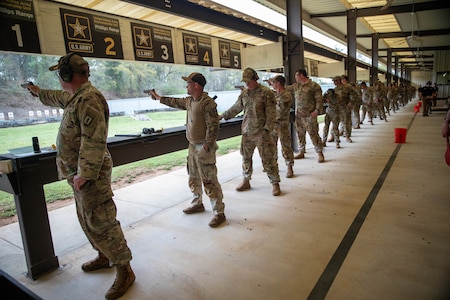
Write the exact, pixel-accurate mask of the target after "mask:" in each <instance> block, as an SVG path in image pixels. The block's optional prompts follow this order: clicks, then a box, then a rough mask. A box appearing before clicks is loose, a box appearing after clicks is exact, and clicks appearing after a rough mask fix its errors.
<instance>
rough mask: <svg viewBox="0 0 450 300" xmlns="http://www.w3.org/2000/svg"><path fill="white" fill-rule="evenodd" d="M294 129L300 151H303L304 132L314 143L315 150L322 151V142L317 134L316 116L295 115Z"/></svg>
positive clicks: (304, 142) (304, 143) (304, 144)
mask: <svg viewBox="0 0 450 300" xmlns="http://www.w3.org/2000/svg"><path fill="white" fill-rule="evenodd" d="M295 129H296V130H297V138H298V150H299V151H300V152H302V151H305V146H306V132H308V134H309V137H310V138H311V141H312V143H313V145H314V149H315V150H316V152H317V153H318V152H322V149H323V144H322V140H321V139H320V136H319V123H317V117H316V118H313V117H311V116H306V117H304V116H300V115H296V116H295Z"/></svg>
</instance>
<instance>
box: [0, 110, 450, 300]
mask: <svg viewBox="0 0 450 300" xmlns="http://www.w3.org/2000/svg"><path fill="white" fill-rule="evenodd" d="M414 104H415V103H413V102H411V103H409V104H408V105H407V107H405V108H402V109H401V110H400V111H399V112H397V113H396V114H393V115H392V116H390V117H389V116H388V120H389V122H384V121H382V120H380V119H374V123H375V125H373V126H371V125H368V124H363V125H362V126H361V129H357V130H354V131H353V135H352V138H353V143H351V144H350V143H346V142H345V139H343V141H342V143H341V145H342V148H341V149H336V148H335V147H334V144H333V143H328V146H327V147H326V148H325V149H326V151H325V160H326V161H325V163H322V164H319V163H317V155H316V154H315V153H314V151H313V150H312V148H311V145H310V146H309V148H308V150H307V153H306V157H305V159H301V160H296V161H295V166H294V171H295V174H296V176H295V177H294V178H291V179H286V178H284V174H285V171H286V167H285V166H284V163H283V161H282V160H279V165H280V174H281V175H282V182H281V190H282V194H281V196H279V197H273V196H272V195H271V185H270V183H269V180H268V178H267V176H266V174H265V173H263V172H262V168H261V163H260V159H259V157H258V156H257V154H255V159H254V163H255V166H254V168H255V172H254V176H253V180H252V181H251V184H252V189H251V190H250V191H246V192H237V191H235V187H236V186H237V185H238V184H239V182H240V181H241V179H242V177H241V157H240V154H239V153H238V152H235V153H231V154H228V155H225V156H222V157H220V158H219V159H218V163H217V165H218V170H219V179H220V182H221V183H222V188H223V191H224V196H225V199H224V202H225V204H226V208H225V213H226V216H227V222H226V224H225V225H223V226H221V227H219V228H216V229H213V228H210V227H208V222H209V220H210V219H211V217H212V214H211V207H210V205H209V200H208V198H207V197H206V196H205V198H204V199H205V207H206V212H205V213H201V214H197V215H185V214H183V213H182V209H183V208H185V207H186V206H188V205H189V203H190V196H191V195H190V192H189V189H188V187H187V175H186V171H185V170H184V169H180V170H177V171H174V172H171V173H169V174H166V175H162V176H159V177H157V178H153V179H150V180H147V181H144V182H140V183H136V184H133V185H131V186H128V187H126V188H123V189H120V190H116V191H115V200H116V204H117V207H118V219H119V220H120V221H121V224H122V226H123V228H124V231H125V235H126V238H127V240H128V242H129V246H130V248H131V249H132V251H133V257H134V258H133V260H132V267H133V268H134V271H135V273H136V276H137V279H136V282H135V283H134V285H133V286H132V287H131V288H130V290H129V291H128V293H127V294H125V296H124V297H122V299H163V300H165V299H168V300H169V299H170V300H177V299H180V300H185V299H193V300H194V299H195V300H199V299H205V300H210V299H217V300H220V299H236V300H239V299H242V300H244V299H245V300H247V299H258V300H264V299H267V300H269V299H270V300H273V299H307V298H309V299H323V298H326V299H339V300H341V299H366V300H367V299H384V300H389V299H392V300H397V299H430V300H432V299H433V300H434V299H449V296H450V289H449V287H450V285H449V283H450V259H449V258H450V217H449V216H450V201H449V199H450V185H449V182H450V181H449V177H450V167H449V166H447V165H446V164H445V161H444V150H445V143H444V139H443V138H442V137H441V136H440V126H441V124H442V120H443V118H444V112H436V113H434V112H433V114H432V115H431V116H430V117H422V115H421V114H417V115H416V114H414V112H413V106H414ZM400 127H401V128H408V133H407V137H406V143H404V144H396V143H395V142H394V140H395V137H394V129H395V128H400ZM49 217H50V224H51V230H52V235H53V240H54V245H55V251H56V255H57V256H58V258H59V261H60V264H61V266H60V268H59V269H57V270H55V271H53V272H51V273H49V274H46V275H44V276H42V277H40V278H39V279H38V280H35V281H33V280H31V279H29V278H27V276H26V274H25V273H26V264H25V257H24V253H23V246H22V241H21V237H20V231H19V227H18V224H11V225H8V226H4V227H2V228H0V269H2V270H3V271H5V272H6V273H8V274H9V275H10V276H12V277H13V278H15V279H16V280H17V281H19V282H20V283H21V284H22V285H23V286H25V287H26V288H28V289H30V290H31V291H33V292H34V293H35V294H37V295H38V296H40V297H41V298H43V299H48V300H53V299H54V300H61V299H84V300H88V299H103V298H104V294H105V292H106V290H107V289H108V288H109V287H110V285H111V284H112V282H113V280H114V271H113V269H110V270H104V271H97V272H93V273H83V272H82V271H81V268H80V266H81V264H82V263H83V262H85V261H87V260H89V259H91V258H93V257H94V256H95V252H94V251H93V250H92V249H91V247H90V245H89V244H88V242H87V240H86V238H85V237H84V235H83V233H82V231H81V229H80V227H79V225H78V221H77V219H76V216H75V207H74V205H70V206H67V207H64V208H61V209H58V210H55V211H51V212H50V213H49Z"/></svg>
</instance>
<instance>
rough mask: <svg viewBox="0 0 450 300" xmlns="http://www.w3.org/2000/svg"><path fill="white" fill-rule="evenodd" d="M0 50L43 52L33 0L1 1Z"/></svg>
mask: <svg viewBox="0 0 450 300" xmlns="http://www.w3.org/2000/svg"><path fill="white" fill-rule="evenodd" d="M0 41H1V42H0V50H5V51H15V52H28V53H41V47H40V43H39V36H38V31H37V26H36V18H35V14H34V8H33V1H32V0H21V1H3V0H1V1H0Z"/></svg>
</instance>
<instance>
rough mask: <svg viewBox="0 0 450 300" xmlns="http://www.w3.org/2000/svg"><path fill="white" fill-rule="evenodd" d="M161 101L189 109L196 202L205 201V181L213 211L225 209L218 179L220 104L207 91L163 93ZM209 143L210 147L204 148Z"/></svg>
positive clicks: (191, 178) (191, 176)
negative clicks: (183, 94) (173, 95)
mask: <svg viewBox="0 0 450 300" xmlns="http://www.w3.org/2000/svg"><path fill="white" fill-rule="evenodd" d="M160 102H161V103H162V104H166V105H168V106H171V107H174V108H178V109H183V110H186V111H187V112H186V138H187V140H188V141H189V154H188V158H187V160H188V162H187V165H188V173H189V188H190V189H191V192H192V194H193V196H194V198H193V200H192V202H191V203H192V204H193V205H200V204H202V195H203V189H202V183H203V186H204V188H205V193H206V195H208V197H209V199H210V202H211V207H212V210H213V213H214V214H215V215H218V214H221V213H223V212H224V208H225V205H224V204H223V202H222V199H223V194H222V187H221V186H220V183H219V181H218V179H217V167H216V151H217V149H219V146H218V145H217V143H216V140H217V135H218V134H219V116H218V114H217V104H216V103H215V102H214V100H213V99H212V98H211V97H209V96H208V93H206V92H203V93H202V95H201V96H200V97H199V98H198V99H194V97H192V96H189V97H186V98H170V97H161V100H160ZM203 145H207V146H208V151H206V150H205V149H204V148H203Z"/></svg>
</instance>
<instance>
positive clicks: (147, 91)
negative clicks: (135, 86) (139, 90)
mask: <svg viewBox="0 0 450 300" xmlns="http://www.w3.org/2000/svg"><path fill="white" fill-rule="evenodd" d="M154 91H155V89H149V90H144V91H143V92H144V93H146V94H150V96H151V97H152V99H153V100H156V98H155V97H153V95H152V94H151V93H150V92H154Z"/></svg>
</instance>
